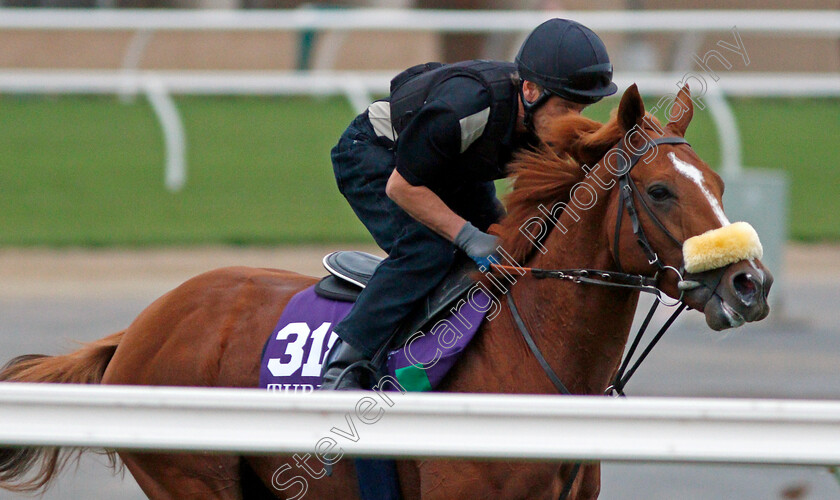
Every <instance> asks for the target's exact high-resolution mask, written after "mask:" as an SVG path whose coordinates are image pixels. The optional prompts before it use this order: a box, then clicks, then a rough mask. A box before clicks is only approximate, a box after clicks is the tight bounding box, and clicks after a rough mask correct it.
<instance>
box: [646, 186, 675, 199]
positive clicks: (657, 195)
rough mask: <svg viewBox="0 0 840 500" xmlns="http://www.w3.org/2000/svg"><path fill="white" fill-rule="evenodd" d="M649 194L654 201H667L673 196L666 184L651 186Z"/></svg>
mask: <svg viewBox="0 0 840 500" xmlns="http://www.w3.org/2000/svg"><path fill="white" fill-rule="evenodd" d="M648 195H649V196H650V197H651V199H653V201H665V200H667V199H668V198H672V197H673V195H672V194H671V192H670V191H668V188H666V187H664V186H651V187H650V188H649V189H648Z"/></svg>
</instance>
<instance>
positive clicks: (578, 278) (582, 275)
mask: <svg viewBox="0 0 840 500" xmlns="http://www.w3.org/2000/svg"><path fill="white" fill-rule="evenodd" d="M663 144H688V141H686V140H685V139H684V138H682V137H659V138H656V139H652V140H649V141H646V142H645V144H644V145H643V146H642V147H641V148H640V149H637V150H634V151H633V152H632V154H631V153H628V152H627V151H626V150H625V147H624V144H623V142H622V143H619V144H618V145H617V146H616V147H615V148H613V151H617V152H618V154H617V155H616V156H617V157H618V158H619V162H618V163H619V165H618V168H617V171H618V172H621V175H619V176H618V185H619V189H620V194H619V196H620V200H619V204H618V215H617V217H616V225H615V237H614V240H613V254H614V258H615V261H616V264H617V265H618V268H619V271H603V270H598V269H538V268H530V267H515V266H505V265H498V264H493V267H494V268H496V269H500V270H504V271H513V270H515V271H517V272H519V273H520V274H525V273H526V272H527V273H530V274H531V276H533V277H534V278H537V279H546V278H553V279H560V280H566V281H570V282H572V283H575V284H584V285H595V286H606V287H615V288H625V289H632V290H638V291H640V292H645V293H650V294H653V295H654V296H655V297H656V299H657V300H656V301H654V303H653V305H652V306H651V309H650V311H648V314H647V316H646V318H645V321H644V322H643V323H642V325H641V327H640V329H639V332H638V333H637V334H636V337H635V339H634V341H633V343H632V344H631V346H630V349H629V351H628V353H627V355H626V356H625V359H624V361H623V362H622V364H621V366H620V368H619V370H618V372H617V373H616V376H615V378H614V380H613V383H612V384H611V385H610V386H609V387H608V388H607V389H606V391H605V393H606V394H614V395H618V396H624V387H625V385H626V383H627V381H628V380H629V379H630V377H631V376H632V375H633V373H635V371H636V369H637V368H638V367H639V365H640V364H641V362H642V361H643V360H644V358H645V357H647V355H648V354H649V353H650V350H651V349H653V346H654V345H655V344H656V342H658V341H659V339H660V338H661V337H662V335H663V334H664V333H665V331H666V330H667V329H668V328H669V327H670V326H671V324H672V323H673V322H674V320H676V318H677V316H679V314H680V313H682V312H683V311H684V310H685V309H686V307H687V306H686V304H685V303H684V302H683V300H682V299H683V294H684V289H683V287H680V288H681V293H680V297H679V298H678V299H677V300H676V301H675V302H673V303H666V302H665V301H664V300H663V298H662V297H663V295H664V294H663V292H662V290H661V289H660V288H659V286H658V283H659V278H660V275H661V274H662V273H665V272H668V271H672V272H674V273H676V274H677V276H678V277H679V281H680V283H685V282H684V281H683V271H684V270H683V269H682V268H681V269H676V268H675V267H673V266H667V265H665V264H664V263H663V262H662V260H661V259H660V258H659V255H658V254H657V253H656V251H655V250H654V249H653V247H651V245H650V242H649V240H648V238H647V236H646V235H645V231H644V229H643V228H642V223H641V220H640V218H639V211H638V210H637V208H636V203H635V200H636V199H638V201H639V204H640V205H641V206H642V208H643V209H644V211H645V213H647V215H648V217H649V218H650V219H651V220H652V221H653V223H654V225H656V227H657V228H658V229H659V230H660V231H661V232H662V233H664V234H665V236H666V237H667V238H668V239H669V240H671V242H673V243H674V244H675V245H677V246H678V247H680V248H682V243H681V242H680V241H679V240H678V239H677V238H676V237H674V235H673V234H671V232H670V231H669V230H668V228H666V227H665V225H664V224H663V223H662V222H661V221H660V220H659V218H658V217H657V216H656V214H654V213H653V210H651V208H650V207H649V206H648V204H647V203H646V202H645V200H644V198H643V197H642V195H641V194H640V192H639V189H638V187H636V184H635V183H634V182H633V179H632V178H631V177H630V172H631V171H632V170H633V167H634V166H636V164H637V163H638V162H639V160H640V159H641V158H642V157H643V156H644V155H645V154H647V153H648V151H650V149H651V148H655V147H658V146H660V145H663ZM611 153H612V151H611V152H608V153H607V155H609V154H611ZM607 155H605V157H606V156H607ZM625 211H626V212H627V216H628V218H629V219H630V223H631V224H632V227H633V233H634V234H635V235H636V242H637V243H638V244H639V246H640V247H641V249H642V252H643V253H644V254H645V257H646V258H647V261H648V263H649V264H651V265H655V266H656V267H657V270H656V273H655V274H654V275H653V276H644V275H641V274H629V273H625V272H624V271H623V270H622V267H621V262H620V259H619V239H620V234H621V225H622V220H623V215H624V212H625ZM506 295H507V302H508V306H509V307H510V310H511V313H512V316H513V320H514V323H515V324H516V326H517V328H518V329H519V331H520V332H521V333H522V336H523V337H524V339H525V342H526V343H527V344H528V347H529V348H530V349H531V351H532V353H533V354H534V356H535V357H536V358H537V361H539V363H540V365H541V366H542V368H543V371H545V373H546V375H547V376H548V378H549V379H551V381H552V383H553V384H554V386H555V387H556V388H557V390H558V391H559V392H560V393H561V394H571V392H570V391H569V390H568V389H567V388H566V387H565V385H563V383H562V382H561V381H560V378H559V377H558V376H557V374H555V373H554V371H553V370H552V369H551V367H550V366H549V364H548V362H547V361H546V360H545V357H544V356H543V355H542V353H541V352H540V350H539V348H538V347H537V345H536V343H535V342H534V340H533V338H532V337H531V334H530V332H529V331H528V328H527V327H526V326H525V322H524V321H523V320H522V317H521V316H520V314H519V311H518V309H517V307H516V304H515V302H514V300H513V296H512V295H511V293H510V291H508V293H507V294H506ZM660 302H662V303H663V304H665V305H666V306H678V307H677V309H676V310H675V312H674V313H673V314H672V316H671V317H670V318H669V319H668V320H667V321H666V322H665V324H664V325H663V327H662V328H661V329H660V330H659V332H658V333H657V334H656V336H654V338H653V340H652V341H651V343H650V344H649V345H648V347H647V348H646V349H645V350H644V352H642V354H641V355H640V358H639V359H638V360H637V361H636V363H635V364H634V365H633V367H632V368H630V370H629V371H627V367H628V365H629V361H630V359H631V358H632V356H633V354H634V353H635V350H636V348H637V347H638V344H639V341H640V340H641V337H642V336H643V335H644V332H645V330H646V329H647V327H648V325H649V323H650V320H651V319H652V317H653V313H654V312H655V311H656V308H657V307H658V305H659V303H660Z"/></svg>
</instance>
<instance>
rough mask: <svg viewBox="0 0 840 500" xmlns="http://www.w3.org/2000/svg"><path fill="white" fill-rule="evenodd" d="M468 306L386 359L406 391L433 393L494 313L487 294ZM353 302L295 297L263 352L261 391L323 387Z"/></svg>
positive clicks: (476, 295)
mask: <svg viewBox="0 0 840 500" xmlns="http://www.w3.org/2000/svg"><path fill="white" fill-rule="evenodd" d="M469 298H470V300H469V301H460V302H458V303H457V304H454V305H460V308H458V309H452V310H451V312H450V314H449V315H448V316H446V317H444V318H442V319H439V320H437V321H436V322H434V323H428V324H427V325H426V326H424V328H423V331H418V332H415V333H414V334H413V335H411V336H410V337H409V339H408V341H407V342H406V343H405V345H404V346H401V347H399V348H397V349H395V350H392V351H391V352H390V353H389V354H388V361H387V371H388V374H389V375H391V376H393V377H395V378H396V379H397V381H399V383H400V384H401V385H402V386H403V387H404V388H405V389H406V390H408V391H430V390H433V389H434V388H435V387H437V386H438V384H440V382H441V381H442V380H443V378H444V377H445V376H446V374H447V372H448V371H449V369H450V368H452V366H454V365H455V362H456V361H457V360H458V358H459V357H460V356H461V354H462V353H463V351H464V349H465V348H466V347H467V345H468V344H469V342H470V341H471V340H472V338H473V336H475V332H476V331H478V327H479V326H480V325H481V322H482V321H483V320H484V316H485V314H486V313H487V311H488V310H489V309H491V307H490V306H491V301H492V299H491V298H490V297H488V296H487V295H486V294H485V293H484V291H483V290H481V289H480V288H475V289H473V290H471V291H470V292H469ZM352 307H353V303H352V302H341V301H337V300H330V299H325V298H323V297H320V296H318V295H316V294H315V287H314V286H311V287H309V288H307V289H305V290H303V291H301V292H299V293H297V294H296V295H295V296H294V297H292V300H290V301H289V304H288V305H287V306H286V308H285V309H284V310H283V314H282V315H281V316H280V320H279V321H278V322H277V326H276V327H275V328H274V331H273V332H272V334H271V336H270V337H269V338H268V341H267V342H266V344H265V347H264V348H263V355H262V361H261V362H260V385H259V386H260V387H261V388H265V389H267V390H269V391H277V392H300V393H306V392H311V391H313V390H315V389H317V388H318V387H319V386H320V385H321V365H322V364H323V362H324V359H325V358H326V354H327V352H328V351H329V349H330V348H331V347H332V345H333V344H334V343H335V340H336V339H337V335H336V334H335V333H334V332H333V326H335V325H336V324H337V323H338V322H339V321H341V320H342V319H343V318H344V317H345V316H346V315H347V313H349V312H350V309H351V308H352Z"/></svg>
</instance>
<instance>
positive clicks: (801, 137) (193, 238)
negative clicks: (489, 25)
mask: <svg viewBox="0 0 840 500" xmlns="http://www.w3.org/2000/svg"><path fill="white" fill-rule="evenodd" d="M176 102H177V105H178V108H179V111H180V113H181V116H182V118H183V120H184V125H185V127H186V130H187V143H188V151H189V153H188V165H189V166H188V179H187V185H186V188H185V189H184V190H183V191H182V192H180V193H177V194H172V193H169V192H167V191H166V190H165V189H164V187H163V163H164V158H163V155H164V153H163V139H162V136H161V132H160V130H159V126H158V125H157V122H156V120H155V117H154V114H153V113H152V110H151V108H150V107H149V106H148V104H147V103H146V102H145V101H144V100H142V99H139V100H137V101H135V102H133V103H130V104H121V103H119V102H118V101H117V100H116V99H115V98H111V97H59V98H46V97H8V96H6V97H0V130H2V134H0V153H1V154H0V214H2V215H1V216H0V245H6V246H9V245H53V246H57V245H85V246H97V245H152V244H194V243H218V242H221V243H233V244H271V243H294V242H321V241H360V240H367V239H368V238H369V237H368V236H367V234H366V232H365V230H364V228H363V227H362V225H361V224H360V223H359V222H358V221H357V220H356V218H355V216H354V215H353V213H352V211H351V210H350V208H349V207H348V206H347V204H346V202H345V201H344V199H343V198H342V197H341V195H340V194H339V193H338V191H337V189H336V187H335V183H334V180H333V177H332V168H331V166H330V159H329V152H330V148H331V147H332V146H333V144H334V143H335V141H336V139H337V138H338V136H339V135H340V134H341V132H342V130H343V129H344V127H345V126H346V125H347V123H348V122H349V121H350V120H351V119H352V116H353V113H352V110H351V109H350V108H349V106H348V105H347V104H346V103H345V101H344V100H343V99H340V98H334V99H333V98H331V99H310V98H259V97H226V98H198V97H190V98H179V99H177V101H176ZM616 105H617V100H614V99H613V100H610V101H607V102H605V103H602V104H599V105H597V106H595V107H593V108H592V109H591V111H588V114H590V116H593V117H595V118H599V119H604V118H605V117H606V115H607V114H608V112H609V110H610V109H611V108H612V107H614V106H616ZM733 108H734V110H735V113H736V115H737V117H738V121H739V125H740V129H741V134H742V137H743V142H744V162H745V164H746V165H748V166H755V167H765V168H781V169H783V170H785V171H786V172H788V174H789V176H790V179H791V205H792V206H791V234H792V236H793V237H794V238H797V239H804V240H822V239H830V240H837V239H840V218H838V217H837V216H836V215H835V214H837V213H838V212H840V197H838V196H837V186H838V185H840V165H838V161H837V157H836V153H835V150H836V147H837V137H838V136H840V100H837V99H814V100H807V99H796V100H793V99H792V100H785V99H779V100H765V99H760V100H759V99H742V100H735V101H734V102H733ZM688 139H689V140H690V141H691V143H692V145H693V147H694V148H695V149H696V150H697V151H698V153H699V154H700V155H701V157H703V158H704V159H706V160H707V162H708V163H710V164H711V165H713V166H714V165H716V164H717V163H718V149H717V141H716V137H715V132H714V128H713V126H712V124H711V120H710V118H709V116H708V112H697V113H696V114H695V120H694V122H693V123H692V126H691V128H690V129H689V133H688Z"/></svg>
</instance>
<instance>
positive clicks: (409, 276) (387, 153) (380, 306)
mask: <svg viewBox="0 0 840 500" xmlns="http://www.w3.org/2000/svg"><path fill="white" fill-rule="evenodd" d="M332 160H333V168H334V171H335V176H336V181H337V183H338V187H339V190H340V191H341V193H342V194H343V195H344V196H345V197H346V198H347V201H348V202H349V203H350V206H351V207H352V208H353V211H354V212H355V213H356V215H357V216H358V217H359V219H360V220H361V221H362V223H363V224H364V225H365V227H366V228H367V229H368V231H370V233H371V235H372V236H373V238H374V240H375V241H376V243H377V244H378V245H379V246H380V247H381V248H382V249H383V250H385V251H386V252H387V253H388V254H389V256H388V258H387V259H385V260H384V261H383V262H382V263H381V264H380V265H379V267H377V270H376V272H375V273H374V275H373V277H372V278H371V280H370V282H369V283H368V285H367V288H365V290H364V291H363V292H362V294H361V296H360V297H359V300H358V301H357V302H356V304H355V305H354V307H353V310H352V311H351V312H350V314H349V315H348V316H347V318H345V320H344V321H342V322H341V323H339V325H337V326H336V328H335V331H336V333H337V334H338V335H339V337H340V338H341V339H342V342H337V343H336V344H335V346H334V347H333V350H332V351H331V354H330V356H328V358H327V360H326V361H325V362H324V369H323V371H322V374H323V375H324V378H325V385H324V386H322V388H325V389H328V388H332V387H333V385H334V382H335V378H336V377H337V375H338V374H339V373H340V372H341V371H343V369H344V368H345V367H346V366H348V365H349V364H352V363H354V362H356V361H360V360H364V359H369V357H370V356H372V355H373V354H374V353H375V352H376V350H377V349H378V348H379V347H380V346H381V345H382V344H383V343H384V342H386V341H387V339H389V338H390V336H391V334H392V333H393V331H394V329H395V328H396V327H397V326H398V325H399V323H400V322H401V321H402V320H403V319H404V318H405V317H406V316H407V315H408V313H409V312H410V311H411V309H412V308H413V307H414V305H415V304H416V303H417V302H418V301H419V300H420V299H422V298H423V297H425V296H426V295H427V294H428V293H429V292H430V291H431V290H432V289H433V288H434V287H435V286H436V285H437V284H438V283H439V282H440V281H441V280H442V279H443V277H444V276H445V275H446V272H447V271H448V270H449V267H450V266H451V264H452V261H453V260H454V252H455V247H454V245H452V244H451V243H450V242H448V241H447V240H445V239H444V238H442V237H440V236H438V235H437V234H435V233H434V232H433V231H432V230H430V229H428V228H427V227H426V226H424V225H423V224H421V223H420V222H418V221H417V220H415V219H414V218H412V217H411V216H410V215H408V214H407V213H406V212H405V211H404V210H403V209H401V208H400V207H399V206H398V205H397V204H396V203H394V202H393V201H392V200H391V199H390V198H388V196H387V195H386V194H385V185H386V184H387V182H388V177H389V176H390V175H391V172H392V171H393V170H394V152H393V150H392V149H391V148H389V147H388V143H387V142H384V141H382V140H381V139H379V138H377V137H376V135H375V133H374V132H373V128H372V127H371V126H370V122H369V121H368V119H367V117H366V116H365V115H364V114H362V115H360V116H359V117H357V118H356V119H355V120H354V121H353V123H351V125H350V126H349V127H348V128H347V130H346V131H345V133H344V134H343V135H342V137H341V139H340V140H339V142H338V144H337V145H336V147H335V148H333V151H332ZM346 382H347V383H346V384H345V383H344V382H342V385H343V386H344V385H349V386H354V385H357V384H358V381H357V378H350V379H347V380H346Z"/></svg>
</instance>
